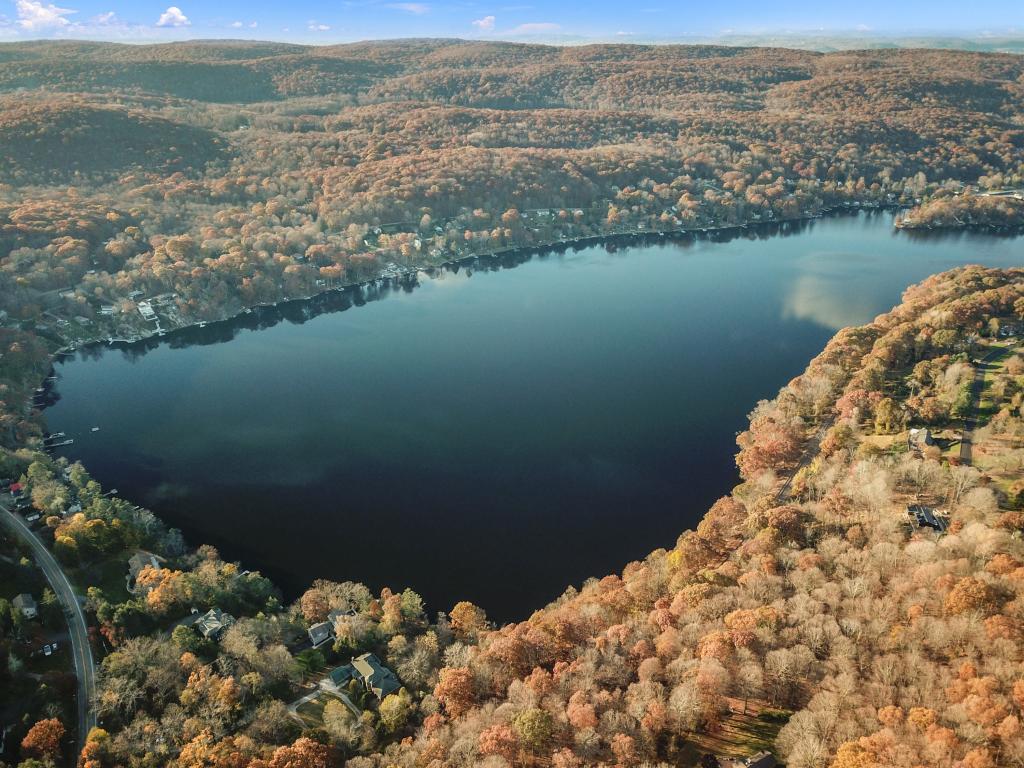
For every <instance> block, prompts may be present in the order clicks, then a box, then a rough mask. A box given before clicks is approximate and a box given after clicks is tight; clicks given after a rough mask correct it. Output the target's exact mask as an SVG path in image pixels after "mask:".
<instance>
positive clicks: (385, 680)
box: [352, 653, 402, 700]
mask: <svg viewBox="0 0 1024 768" xmlns="http://www.w3.org/2000/svg"><path fill="white" fill-rule="evenodd" d="M352 667H353V669H354V670H355V675H354V676H355V677H356V679H358V680H360V681H361V682H362V684H363V686H365V688H366V690H368V691H370V692H371V693H372V694H373V695H374V696H376V697H377V698H378V699H379V700H383V699H384V697H385V696H387V695H388V694H391V693H394V692H395V691H397V690H398V689H399V688H401V687H402V684H401V683H400V682H398V678H397V677H395V673H394V672H392V671H391V670H390V669H388V668H387V667H385V666H384V665H383V664H381V663H380V659H378V658H377V657H376V656H374V655H373V654H372V653H364V654H363V655H362V656H358V657H357V658H354V659H352Z"/></svg>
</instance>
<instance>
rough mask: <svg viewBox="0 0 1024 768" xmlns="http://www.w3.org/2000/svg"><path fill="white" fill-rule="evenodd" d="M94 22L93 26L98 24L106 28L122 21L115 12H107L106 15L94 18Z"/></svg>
mask: <svg viewBox="0 0 1024 768" xmlns="http://www.w3.org/2000/svg"><path fill="white" fill-rule="evenodd" d="M92 22H93V24H97V25H99V26H101V27H106V26H110V25H111V24H120V23H121V20H120V19H119V18H117V14H116V13H114V12H113V11H107V12H106V13H101V14H99V15H98V16H93V18H92Z"/></svg>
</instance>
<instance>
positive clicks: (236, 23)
mask: <svg viewBox="0 0 1024 768" xmlns="http://www.w3.org/2000/svg"><path fill="white" fill-rule="evenodd" d="M231 27H232V28H233V29H241V28H242V22H240V21H232V22H231Z"/></svg>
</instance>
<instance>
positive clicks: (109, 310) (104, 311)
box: [100, 304, 114, 316]
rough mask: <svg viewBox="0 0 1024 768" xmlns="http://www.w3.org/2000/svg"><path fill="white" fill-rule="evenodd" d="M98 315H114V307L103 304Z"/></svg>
mask: <svg viewBox="0 0 1024 768" xmlns="http://www.w3.org/2000/svg"><path fill="white" fill-rule="evenodd" d="M100 314H101V315H108V316H109V315H112V314H114V305H113V304H104V305H103V306H102V307H100Z"/></svg>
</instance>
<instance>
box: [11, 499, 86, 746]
mask: <svg viewBox="0 0 1024 768" xmlns="http://www.w3.org/2000/svg"><path fill="white" fill-rule="evenodd" d="M0 510H3V511H2V512H0V523H2V524H3V526H4V527H5V528H7V529H8V530H9V531H11V533H12V534H13V535H14V536H15V537H17V538H19V539H21V540H22V541H24V542H25V543H26V544H27V545H28V546H29V547H30V548H31V549H32V552H33V554H34V555H35V560H36V562H37V563H38V564H39V567H40V568H41V569H42V571H43V574H44V575H45V576H46V579H47V581H49V582H50V588H51V589H52V590H53V593H54V594H55V595H56V596H57V599H58V600H59V601H60V603H61V605H62V606H63V608H64V616H65V618H66V619H67V620H68V634H69V636H70V637H71V656H72V658H73V659H74V662H75V675H76V677H77V678H78V754H80V753H81V751H82V747H83V746H84V745H85V739H86V736H88V734H89V731H90V730H92V729H93V728H94V727H95V726H96V710H95V707H94V706H93V704H94V702H95V701H96V665H95V662H94V661H93V657H92V646H90V645H89V629H88V625H87V624H86V622H85V614H84V613H83V612H82V606H81V605H79V603H78V598H77V597H76V596H75V591H74V589H72V587H71V582H69V581H68V577H67V576H66V575H65V574H64V570H63V569H62V568H61V567H60V563H58V562H57V560H56V559H55V558H54V557H53V555H52V554H51V553H50V550H48V549H47V548H46V546H45V545H44V544H43V542H41V541H40V540H39V538H38V537H37V536H36V535H35V534H34V533H33V532H32V530H31V529H30V528H29V527H28V525H27V524H26V523H25V521H24V520H22V519H21V517H19V516H18V515H16V514H14V513H13V512H11V510H9V509H8V508H7V507H5V506H3V505H2V504H0ZM76 759H77V755H76Z"/></svg>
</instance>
